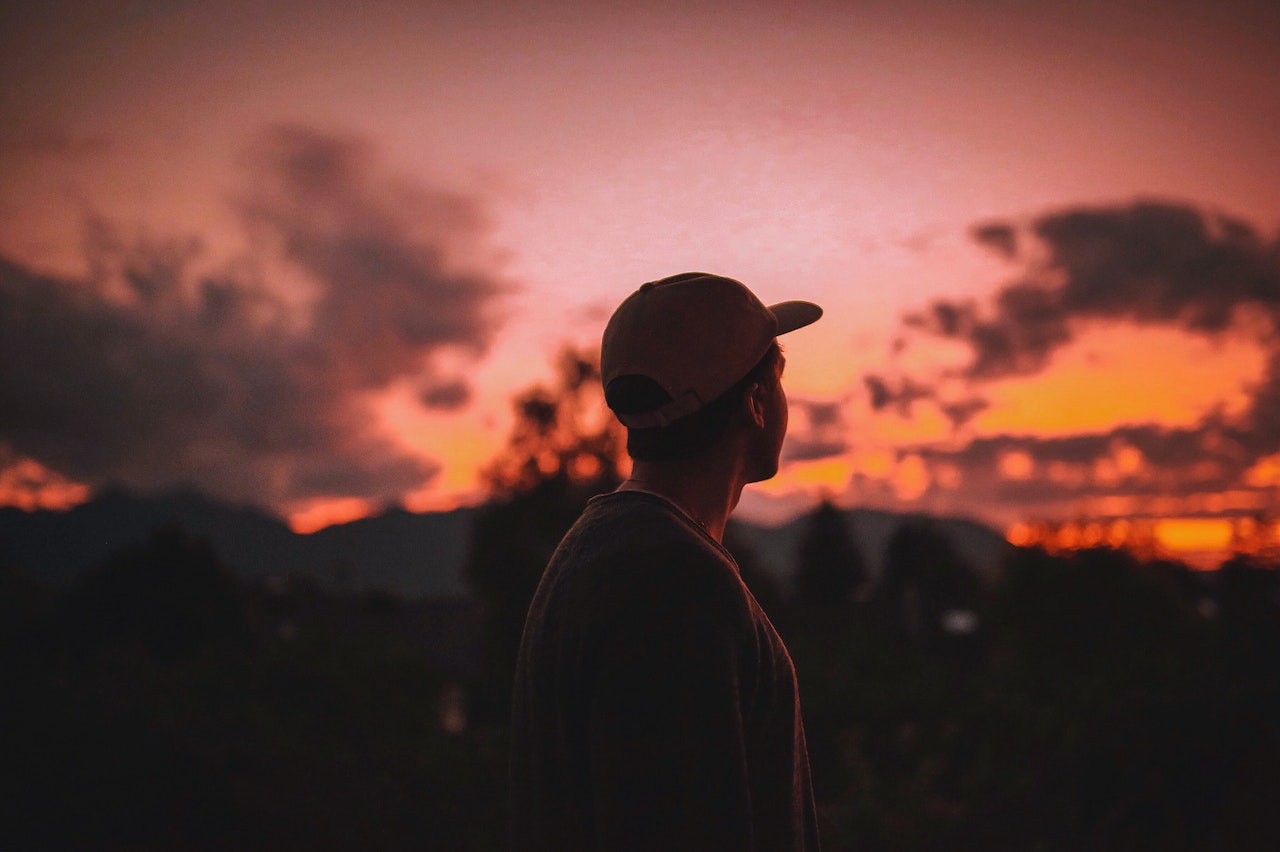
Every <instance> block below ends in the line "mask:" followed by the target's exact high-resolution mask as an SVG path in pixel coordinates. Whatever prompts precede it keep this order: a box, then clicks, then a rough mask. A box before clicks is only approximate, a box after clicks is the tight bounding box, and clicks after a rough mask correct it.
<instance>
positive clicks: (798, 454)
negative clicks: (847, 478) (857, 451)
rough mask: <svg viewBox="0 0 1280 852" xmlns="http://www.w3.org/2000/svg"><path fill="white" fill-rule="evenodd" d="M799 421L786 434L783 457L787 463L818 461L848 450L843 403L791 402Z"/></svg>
mask: <svg viewBox="0 0 1280 852" xmlns="http://www.w3.org/2000/svg"><path fill="white" fill-rule="evenodd" d="M790 405H791V408H792V410H793V411H794V412H795V413H796V415H797V416H796V417H794V418H793V419H792V425H791V427H790V428H789V430H788V432H787V441H786V444H785V445H784V447H783V456H784V457H785V458H786V460H787V461H815V460H817V459H825V458H830V457H832V456H838V455H841V454H842V453H844V452H845V451H846V450H848V449H849V439H848V433H849V430H848V428H847V426H846V424H845V418H844V403H843V402H842V401H840V400H815V399H803V398H798V399H792V400H791V402H790Z"/></svg>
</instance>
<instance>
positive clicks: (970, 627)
mask: <svg viewBox="0 0 1280 852" xmlns="http://www.w3.org/2000/svg"><path fill="white" fill-rule="evenodd" d="M977 629H978V614H977V613H976V612H974V611H973V610H971V609H949V610H947V611H946V612H944V613H943V614H942V630H943V632H945V633H950V634H952V635H953V636H968V635H969V634H971V633H973V632H975V631H977Z"/></svg>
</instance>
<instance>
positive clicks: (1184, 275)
mask: <svg viewBox="0 0 1280 852" xmlns="http://www.w3.org/2000/svg"><path fill="white" fill-rule="evenodd" d="M1025 231H1026V234H1025V235H1026V236H1028V237H1030V238H1034V240H1035V241H1037V242H1038V243H1039V245H1040V250H1037V251H1034V252H1033V251H1024V245H1023V244H1022V243H1021V242H1020V240H1019V231H1018V230H1017V229H1015V228H1014V227H1013V226H1011V225H1008V224H1005V223H999V222H995V223H983V224H980V225H978V226H976V227H975V228H974V229H973V237H974V239H975V240H977V241H978V242H979V243H981V244H982V245H984V246H986V247H988V248H991V249H993V250H995V251H997V252H999V253H1000V254H1002V255H1003V256H1005V257H1007V258H1009V259H1022V260H1023V263H1022V266H1021V268H1020V269H1019V271H1018V274H1017V275H1016V277H1014V278H1013V279H1012V280H1010V281H1009V282H1008V283H1006V284H1005V285H1004V286H1003V287H1001V288H1000V289H999V290H998V291H997V293H996V295H995V297H994V299H993V300H992V302H991V303H990V304H989V305H979V304H978V303H977V302H975V301H972V300H952V299H939V300H936V301H934V302H933V303H931V304H929V305H928V306H927V307H926V308H925V309H923V310H919V311H916V312H913V313H911V314H909V315H907V316H905V317H904V318H903V325H904V329H905V330H906V331H907V332H908V333H910V332H913V331H914V332H916V333H923V334H927V335H933V336H937V337H942V338H947V339H952V340H957V341H960V342H963V343H966V344H967V345H968V346H969V348H970V351H971V353H972V355H971V358H970V360H969V361H968V363H967V364H966V365H965V366H964V367H963V368H961V369H960V370H958V371H956V373H954V374H951V375H949V376H948V377H947V378H951V379H955V378H959V379H961V380H963V381H962V385H963V386H964V387H965V388H966V389H967V392H968V394H969V395H968V396H967V397H965V398H961V399H959V400H953V399H945V398H943V396H942V394H941V392H940V388H941V386H940V385H939V386H937V387H935V386H934V384H932V383H930V382H921V381H918V380H913V379H912V378H910V377H906V378H903V379H899V380H897V381H896V382H889V381H887V380H885V379H883V378H881V377H876V376H872V377H869V378H867V379H866V384H867V388H868V391H869V392H870V394H871V402H872V406H873V407H874V408H875V409H877V410H883V409H886V408H890V407H892V408H895V409H896V410H898V411H899V412H903V413H905V412H906V411H907V410H908V409H909V407H910V404H911V403H912V402H913V401H914V400H917V399H934V400H936V401H937V402H938V404H939V406H940V407H941V408H942V410H943V411H944V412H945V413H946V414H947V416H948V417H949V418H951V420H952V422H953V423H954V424H956V425H957V426H960V425H963V424H964V423H965V422H966V421H967V420H969V419H970V418H972V417H973V415H974V414H976V413H977V412H978V411H981V410H982V408H983V407H984V406H985V404H986V403H985V402H984V400H983V398H982V388H983V385H984V383H985V382H988V381H991V380H995V379H1001V378H1006V377H1010V376H1028V375H1034V374H1036V373H1038V372H1040V371H1041V370H1043V369H1045V368H1046V367H1047V366H1048V364H1049V362H1050V360H1051V358H1052V357H1053V355H1054V354H1055V353H1056V352H1058V351H1059V350H1060V349H1061V348H1062V347H1064V346H1066V345H1068V344H1070V343H1071V342H1072V341H1073V340H1074V338H1075V335H1076V333H1077V332H1078V331H1079V329H1080V328H1081V327H1082V326H1083V325H1085V324H1087V323H1089V322H1094V321H1109V322H1121V323H1129V324H1133V325H1164V326H1172V327H1176V328H1180V329H1182V330H1184V331H1186V332H1188V333H1190V334H1197V335H1208V336H1220V335H1225V334H1241V335H1249V336H1251V339H1252V340H1254V341H1255V342H1257V343H1259V344H1260V345H1261V346H1263V347H1264V349H1266V350H1267V351H1268V352H1269V353H1270V354H1269V361H1268V365H1267V370H1266V373H1265V375H1264V377H1263V378H1262V379H1261V380H1260V381H1259V382H1257V383H1256V384H1255V385H1254V386H1253V387H1251V388H1248V392H1249V393H1250V395H1251V400H1250V402H1249V405H1248V406H1247V408H1246V409H1245V410H1244V411H1243V413H1242V414H1239V415H1237V416H1232V417H1227V416H1226V415H1225V414H1224V413H1223V412H1222V411H1212V412H1210V413H1209V414H1207V415H1206V416H1204V417H1203V418H1202V419H1201V420H1200V421H1199V422H1198V423H1195V424H1192V425H1189V426H1186V427H1181V428H1165V427H1162V426H1159V425H1157V424H1146V425H1128V426H1123V427H1120V428H1116V429H1114V430H1111V431H1109V432H1106V433H1103V434H1081V435H1074V436H1064V437H1055V438H1037V437H1032V436H1009V435H998V436H991V437H984V438H980V439H977V440H973V441H971V442H969V443H967V444H966V445H964V446H962V447H958V448H957V447H954V446H922V447H915V448H910V449H909V451H910V452H916V453H919V455H920V457H921V458H922V459H924V460H925V461H926V463H927V464H928V465H930V467H931V468H933V467H940V466H944V465H945V466H952V467H954V468H955V469H956V470H958V471H960V472H961V479H962V481H963V483H964V485H963V486H962V487H963V490H964V492H965V495H966V497H965V499H973V500H978V501H989V502H990V503H991V504H992V505H1004V506H1016V507H1018V509H1019V511H1020V512H1028V511H1033V510H1034V508H1035V507H1037V506H1040V507H1048V506H1051V507H1055V510H1057V511H1071V509H1070V507H1071V506H1073V505H1078V504H1077V503H1073V501H1080V500H1086V501H1087V500H1088V499H1089V498H1099V499H1103V498H1106V497H1109V496H1116V495H1120V496H1122V497H1130V498H1134V499H1147V498H1168V497H1171V496H1172V497H1175V498H1178V497H1192V496H1195V495H1201V496H1203V495H1205V494H1222V493H1223V492H1231V493H1234V494H1244V495H1246V497H1248V499H1251V500H1254V501H1255V502H1257V501H1262V502H1266V495H1267V494H1268V493H1270V494H1271V495H1272V497H1271V499H1272V501H1274V489H1273V490H1271V491H1270V492H1268V491H1267V490H1266V489H1265V488H1263V489H1260V490H1259V489H1252V490H1251V489H1250V488H1249V487H1248V486H1247V485H1246V484H1245V480H1246V473H1247V472H1248V471H1249V470H1250V469H1251V468H1252V467H1253V466H1254V465H1255V464H1256V463H1257V462H1258V461H1259V460H1260V459H1263V458H1266V457H1268V456H1270V455H1272V454H1275V453H1277V452H1280V239H1275V238H1273V239H1267V238H1264V237H1263V236H1262V235H1260V234H1259V232H1258V231H1257V230H1256V229H1255V228H1253V227H1252V226H1251V225H1249V224H1248V223H1245V222H1241V221H1239V220H1236V219H1232V218H1229V217H1225V216H1220V215H1214V214H1208V213H1205V212H1202V211H1199V210H1197V209H1195V208H1192V207H1189V206H1184V205H1176V204H1166V203H1152V202H1144V203H1135V204H1131V205H1125V206H1111V207H1090V208H1080V209H1071V210H1065V211H1058V212H1054V213H1051V214H1049V215H1046V216H1043V217H1040V218H1039V219H1037V220H1035V221H1033V222H1032V223H1030V225H1029V226H1028V227H1027V228H1026V229H1025ZM1033 258H1034V259H1033ZM1118 452H1123V453H1126V454H1127V459H1128V464H1129V466H1128V467H1125V466H1123V465H1121V464H1120V463H1119V460H1118V457H1117V455H1116V454H1117V453H1118ZM1010 453H1018V454H1024V455H1025V456H1026V459H1028V460H1029V461H1030V466H1029V468H1030V469H1029V471H1028V470H1023V471H1022V474H1023V475H1018V476H1014V475H1005V473H1006V472H1002V471H1001V460H1002V459H1003V458H1005V457H1006V456H1008V454H1010ZM1134 458H1138V459H1140V460H1141V463H1140V464H1138V465H1136V466H1135V464H1134V462H1133V460H1134ZM1022 466H1023V467H1024V468H1025V467H1027V465H1026V463H1025V461H1024V462H1023V463H1022ZM1246 502H1248V501H1247V500H1246Z"/></svg>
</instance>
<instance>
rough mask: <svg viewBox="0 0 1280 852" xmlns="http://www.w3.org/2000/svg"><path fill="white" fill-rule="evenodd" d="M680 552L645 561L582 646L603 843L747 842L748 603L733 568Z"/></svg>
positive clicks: (667, 850) (751, 670)
mask: <svg viewBox="0 0 1280 852" xmlns="http://www.w3.org/2000/svg"><path fill="white" fill-rule="evenodd" d="M681 557H683V562H684V563H686V564H679V563H678V562H677V561H676V560H677V559H680V558H681ZM681 557H676V558H675V559H666V560H663V561H661V563H660V564H656V565H654V564H650V565H648V566H646V569H645V575H646V577H645V582H644V583H642V584H638V585H637V586H636V587H635V588H634V589H633V592H634V594H633V595H632V596H631V597H630V598H629V599H628V600H627V601H626V606H625V607H623V608H622V611H621V612H613V613H610V617H609V619H608V620H607V622H605V623H602V624H600V626H599V630H598V631H597V634H596V638H595V641H594V642H593V647H592V648H591V649H590V650H589V652H588V653H590V654H591V657H592V666H591V671H592V679H591V687H590V690H591V692H590V696H589V700H590V702H591V703H590V713H589V717H588V718H589V725H590V731H589V739H588V747H589V750H590V766H589V769H590V776H591V783H592V792H593V813H594V816H595V825H594V833H595V837H596V842H597V846H598V847H599V848H600V849H608V850H664V852H680V850H699V852H709V851H710V850H720V849H725V850H729V849H731V850H735V852H741V850H750V849H752V848H753V846H754V843H753V837H752V820H751V796H750V784H749V780H748V775H747V753H746V747H745V743H744V730H743V724H744V720H743V716H742V706H743V696H744V695H749V694H750V692H749V691H750V690H751V689H753V688H754V678H755V672H756V660H755V655H756V653H755V648H754V644H753V642H752V640H751V637H752V636H754V633H753V631H751V630H750V620H749V619H750V616H749V608H748V605H747V603H746V601H745V599H744V597H743V595H742V593H741V588H740V585H739V584H738V581H737V578H736V576H735V575H734V574H733V573H732V569H731V568H729V567H728V566H726V565H723V564H721V563H719V562H718V560H714V559H713V558H711V557H705V558H701V557H700V559H699V560H696V561H694V562H693V564H688V563H690V559H689V557H688V556H687V555H686V554H681ZM744 679H745V680H747V681H749V682H748V683H744V682H743V681H744Z"/></svg>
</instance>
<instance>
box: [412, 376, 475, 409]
mask: <svg viewBox="0 0 1280 852" xmlns="http://www.w3.org/2000/svg"><path fill="white" fill-rule="evenodd" d="M418 399H419V401H421V403H422V405H423V407H424V408H435V409H439V410H441V411H457V410H458V409H460V408H463V407H464V406H466V404H467V403H468V402H470V401H471V387H470V386H469V385H467V383H466V382H463V381H460V380H457V379H447V380H444V381H433V382H430V383H428V384H427V385H426V386H425V387H423V389H422V391H421V393H419V395H418Z"/></svg>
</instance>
